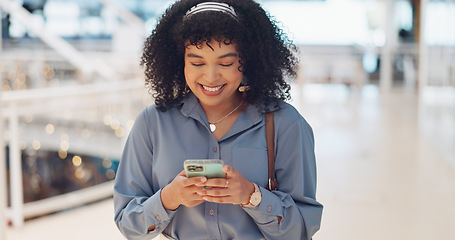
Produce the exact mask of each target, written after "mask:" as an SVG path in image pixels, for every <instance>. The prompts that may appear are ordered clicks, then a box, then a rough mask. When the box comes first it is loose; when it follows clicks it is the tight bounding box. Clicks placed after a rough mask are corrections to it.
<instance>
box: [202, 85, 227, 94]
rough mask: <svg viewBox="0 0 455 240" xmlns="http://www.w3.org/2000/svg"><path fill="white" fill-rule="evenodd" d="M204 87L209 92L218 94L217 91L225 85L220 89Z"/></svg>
mask: <svg viewBox="0 0 455 240" xmlns="http://www.w3.org/2000/svg"><path fill="white" fill-rule="evenodd" d="M202 87H203V88H204V89H205V90H207V91H209V92H216V91H218V90H220V89H221V88H222V87H223V85H220V86H218V87H207V86H204V85H202Z"/></svg>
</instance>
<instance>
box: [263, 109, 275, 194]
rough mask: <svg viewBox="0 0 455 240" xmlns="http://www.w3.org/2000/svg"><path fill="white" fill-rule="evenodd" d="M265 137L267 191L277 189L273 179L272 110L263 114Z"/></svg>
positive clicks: (273, 143)
mask: <svg viewBox="0 0 455 240" xmlns="http://www.w3.org/2000/svg"><path fill="white" fill-rule="evenodd" d="M265 139H266V141H267V157H268V162H269V173H268V174H269V184H268V185H267V189H268V190H269V191H272V190H278V182H277V180H276V179H275V126H274V121H273V112H268V113H266V114H265Z"/></svg>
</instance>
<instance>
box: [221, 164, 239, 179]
mask: <svg viewBox="0 0 455 240" xmlns="http://www.w3.org/2000/svg"><path fill="white" fill-rule="evenodd" d="M223 172H224V173H226V177H228V178H231V177H233V175H235V173H236V171H235V169H234V168H233V167H231V166H229V165H224V166H223Z"/></svg>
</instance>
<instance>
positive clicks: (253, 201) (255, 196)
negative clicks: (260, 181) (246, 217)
mask: <svg viewBox="0 0 455 240" xmlns="http://www.w3.org/2000/svg"><path fill="white" fill-rule="evenodd" d="M253 185H254V192H253V193H252V194H251V195H250V201H249V202H248V203H247V204H242V205H241V206H242V207H246V208H254V207H257V206H258V205H259V203H261V200H262V193H261V189H259V187H258V185H257V184H256V183H253Z"/></svg>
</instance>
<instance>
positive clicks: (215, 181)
mask: <svg viewBox="0 0 455 240" xmlns="http://www.w3.org/2000/svg"><path fill="white" fill-rule="evenodd" d="M226 183H227V184H226ZM227 185H229V180H228V179H226V178H212V179H207V181H206V182H202V181H201V182H199V183H198V184H196V186H202V187H210V188H214V187H215V188H224V187H226V186H227Z"/></svg>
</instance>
